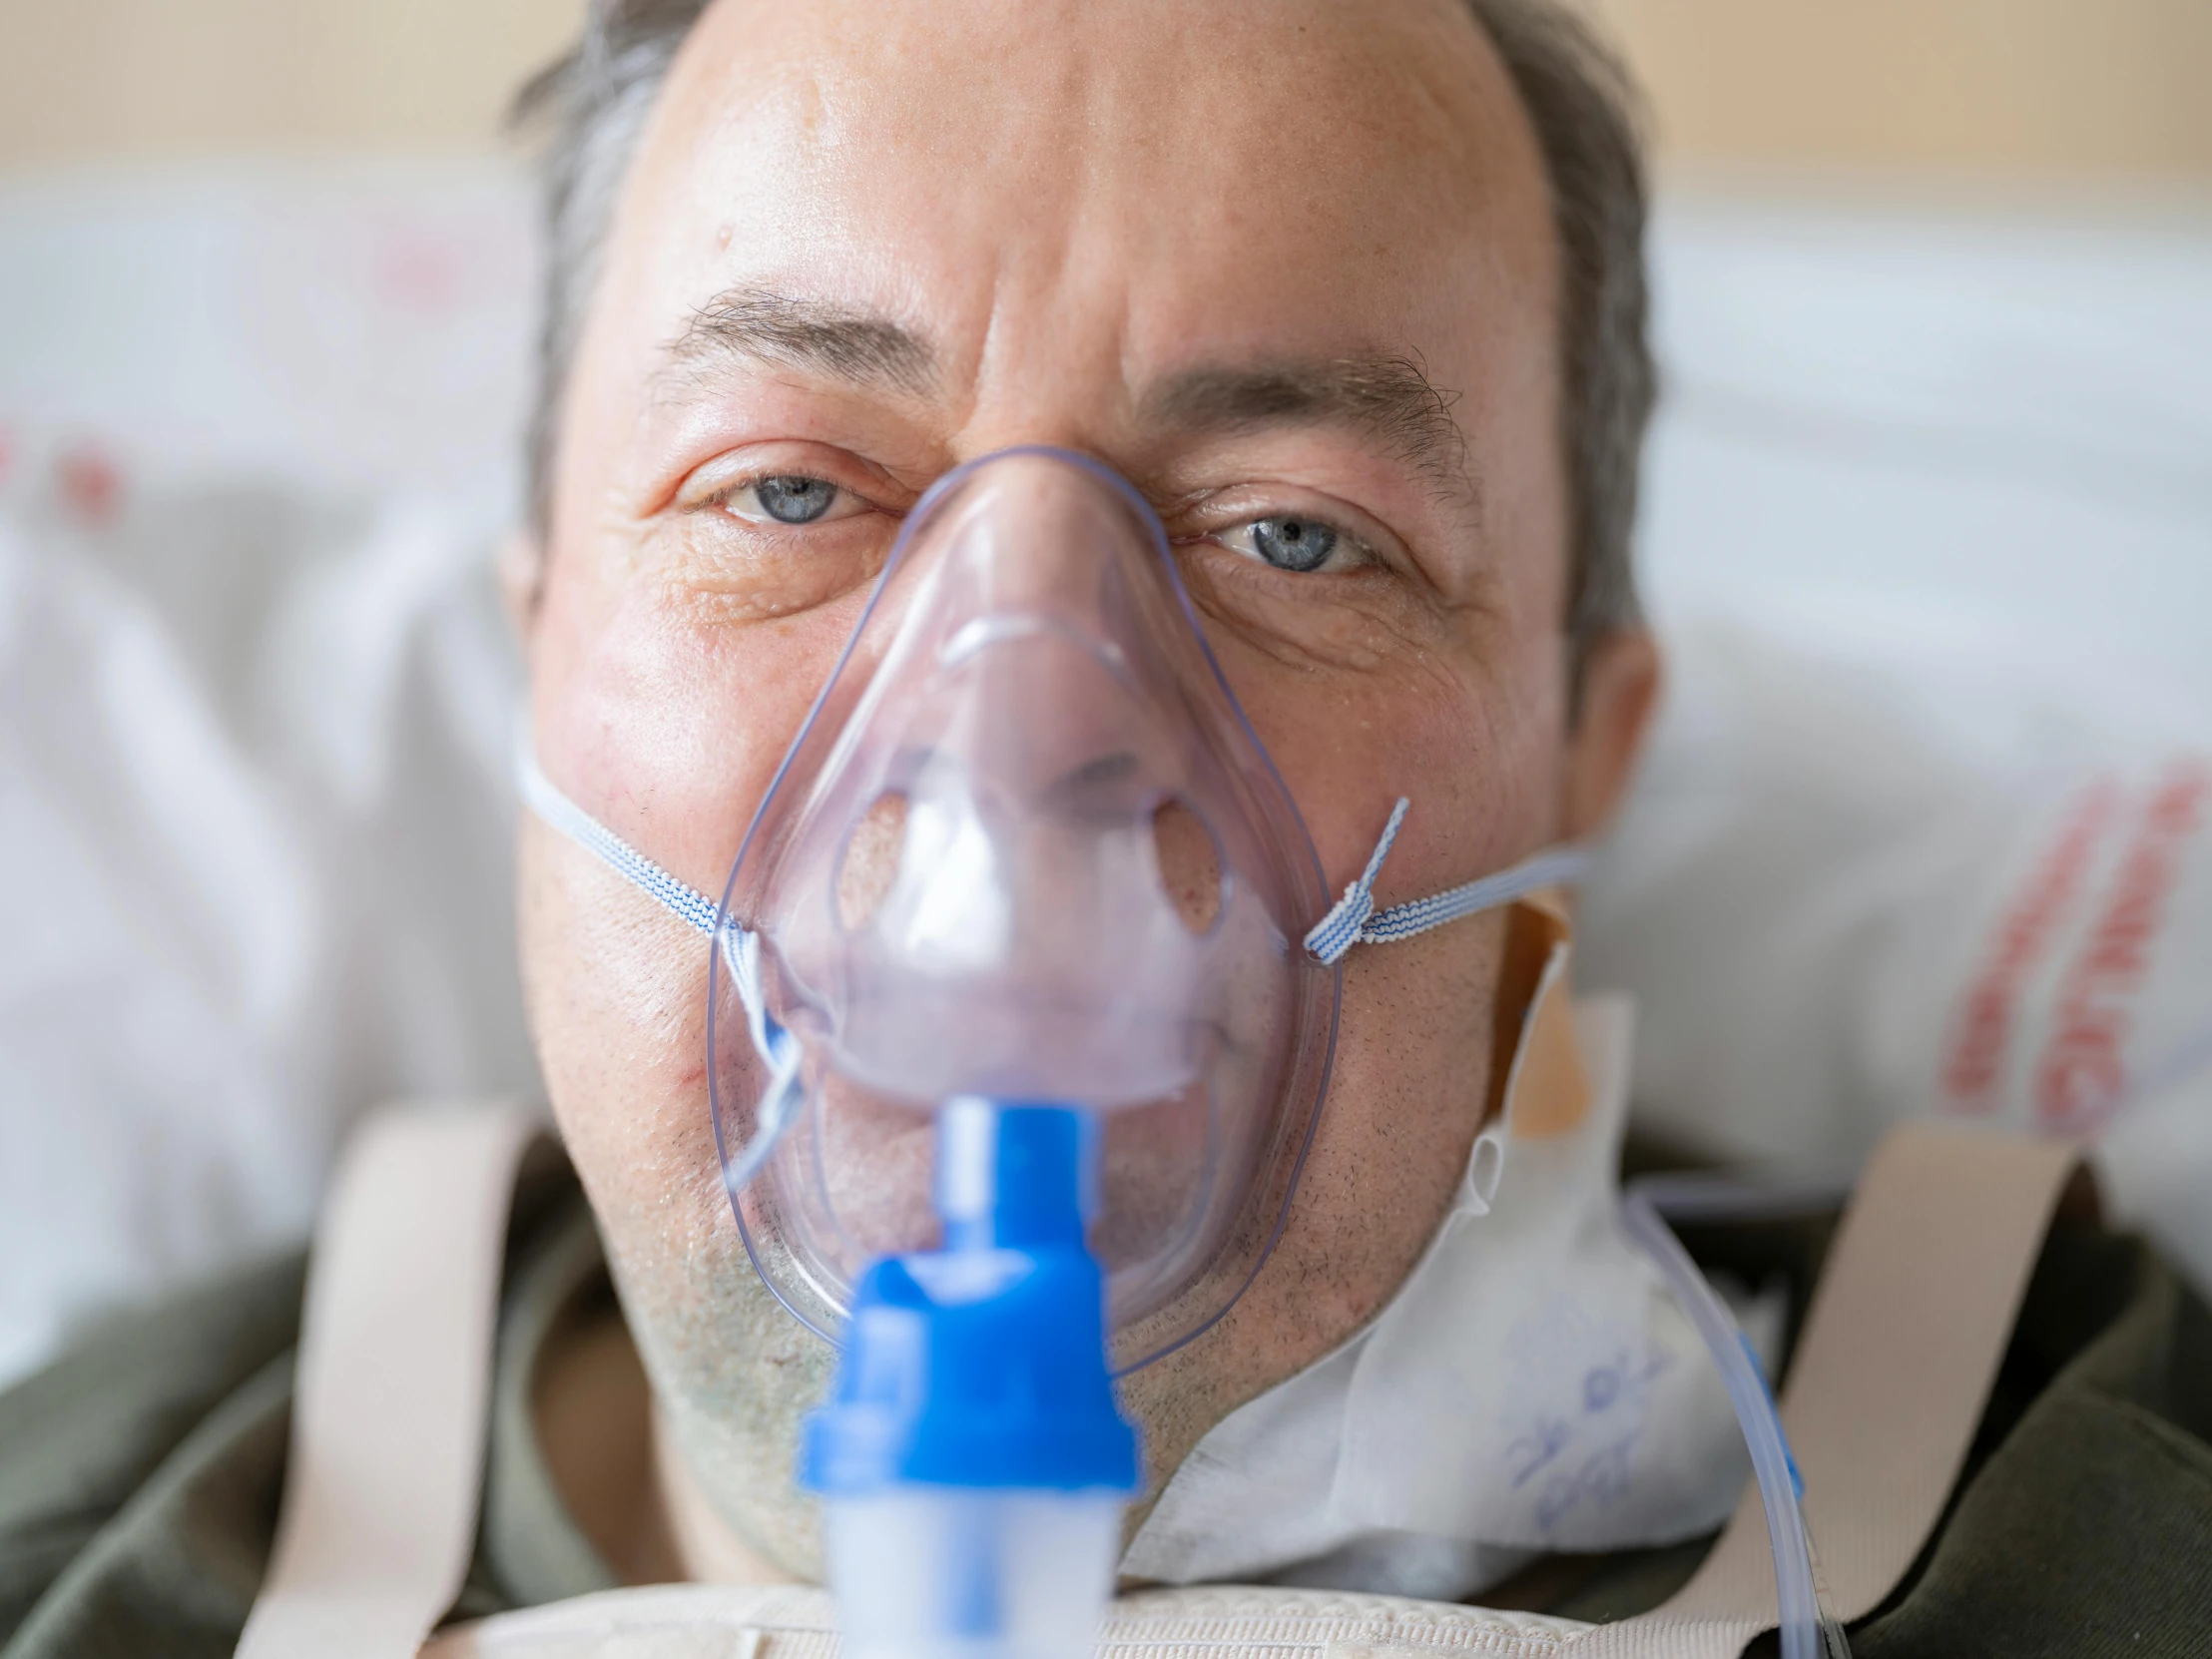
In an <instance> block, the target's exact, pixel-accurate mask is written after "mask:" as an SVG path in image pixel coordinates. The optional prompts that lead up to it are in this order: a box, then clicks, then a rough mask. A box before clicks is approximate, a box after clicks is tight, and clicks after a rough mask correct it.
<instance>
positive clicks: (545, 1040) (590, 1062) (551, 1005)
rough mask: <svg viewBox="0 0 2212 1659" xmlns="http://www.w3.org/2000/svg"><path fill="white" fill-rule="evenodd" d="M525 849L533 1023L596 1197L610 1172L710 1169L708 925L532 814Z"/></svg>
mask: <svg viewBox="0 0 2212 1659" xmlns="http://www.w3.org/2000/svg"><path fill="white" fill-rule="evenodd" d="M520 850H521V862H520V874H521V894H520V897H521V903H520V911H521V922H522V954H523V968H524V976H525V981H526V988H527V992H528V999H529V1010H530V1020H531V1025H532V1028H533V1032H534V1034H535V1036H536V1038H537V1044H538V1053H539V1057H540V1061H541V1063H542V1065H543V1067H544V1071H545V1081H546V1087H547V1090H548V1092H549V1094H550V1096H551V1098H552V1102H553V1108H554V1113H555V1116H556V1117H557V1118H558V1120H559V1122H560V1126H561V1131H562V1135H563V1138H564V1139H565V1140H566V1141H567V1142H568V1145H569V1149H570V1152H571V1154H572V1155H573V1156H574V1158H575V1159H576V1162H577V1164H578V1166H579V1168H580V1169H581V1170H582V1172H583V1174H584V1176H585V1180H586V1184H587V1186H588V1187H591V1188H593V1189H594V1192H593V1196H594V1198H597V1197H598V1196H599V1192H598V1191H597V1189H598V1188H600V1187H601V1186H602V1185H604V1184H611V1183H612V1182H614V1181H616V1180H626V1179H633V1178H639V1177H646V1176H650V1177H651V1178H652V1179H654V1180H665V1179H666V1178H667V1177H669V1176H670V1175H672V1174H675V1173H676V1172H677V1171H679V1170H683V1169H688V1168H690V1167H692V1166H694V1165H697V1166H699V1167H700V1168H701V1169H703V1170H704V1171H706V1172H708V1173H711V1172H712V1171H713V1170H714V1168H715V1157H714V1138H713V1131H712V1125H711V1124H710V1122H709V1117H708V1110H707V1091H706V1027H705V1016H706V980H707V968H708V960H707V942H706V939H705V937H704V936H703V935H701V934H699V933H697V932H695V931H694V930H692V929H691V928H689V927H686V926H685V925H684V924H683V923H682V922H680V921H678V920H677V919H676V918H674V917H673V916H670V915H667V914H666V913H664V912H662V911H661V910H659V909H658V908H657V907H656V906H654V905H652V903H651V902H650V901H649V900H647V899H645V898H644V897H643V896H642V895H641V894H639V893H638V892H637V891H636V890H635V889H634V888H632V887H630V886H629V885H628V884H627V883H626V882H624V881H623V880H622V879H621V878H620V877H619V876H617V875H616V874H615V873H614V872H613V871H612V870H608V869H605V868H604V867H602V866H601V865H600V864H598V863H597V862H596V861H595V860H593V859H592V858H590V857H589V856H588V855H587V854H585V853H583V852H581V851H580V850H578V849H576V848H574V847H571V846H569V845H568V844H567V843H566V842H563V841H559V840H558V839H556V838H555V836H554V835H553V834H552V832H551V831H550V830H545V829H544V828H542V827H541V826H539V825H537V824H536V823H535V822H529V823H526V824H525V825H524V827H523V831H522V842H521V849H520ZM610 1196H611V1195H610Z"/></svg>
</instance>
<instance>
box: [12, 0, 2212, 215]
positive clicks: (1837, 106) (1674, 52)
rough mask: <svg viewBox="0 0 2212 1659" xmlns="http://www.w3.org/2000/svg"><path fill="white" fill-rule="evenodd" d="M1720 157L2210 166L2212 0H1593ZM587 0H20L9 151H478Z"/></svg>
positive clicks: (1704, 158)
mask: <svg viewBox="0 0 2212 1659" xmlns="http://www.w3.org/2000/svg"><path fill="white" fill-rule="evenodd" d="M1585 3H1587V4H1589V5H1591V6H1592V7H1594V9H1596V10H1597V11H1598V12H1600V13H1601V14H1602V15H1603V16H1604V17H1605V18H1606V19H1607V20H1608V21H1609V22H1610V23H1611V25H1612V26H1613V28H1614V30H1615V32H1616V33H1617V34H1618V35H1619V36H1620V38H1621V39H1622V40H1623V41H1624V42H1625V44H1626V45H1627V47H1628V49H1629V52H1630V55H1631V57H1632V58H1633V59H1634V61H1635V62H1636V64H1637V66H1638V68H1639V70H1640V71H1641V73H1642V74H1643V76H1644V78H1645V80H1646V81H1647V83H1648V84H1649V87H1650V90H1651V93H1652V101H1653V105H1654V108H1655V112H1656V116H1657V122H1658V127H1659V132H1660V138H1661V143H1662V148H1663V151H1664V153H1665V154H1666V155H1667V156H1668V157H1669V158H1670V159H1671V160H1674V161H1677V162H1685V163H1689V164H1693V165H1703V164H1714V163H1718V164H1725V165H1735V164H1745V163H1750V164H1762V163H1779V164H1785V165H1797V164H1815V165H1820V166H1843V167H1869V166H1872V167H1887V166H1894V165H1906V166H1935V167H1940V168H1945V169H1971V170H1978V169H1984V168H1995V169H2002V170H2006V171H2018V172H2026V173H2031V174H2051V173H2061V174H2079V173H2083V172H2089V173H2105V172H2121V173H2129V174H2141V175H2152V176H2168V177H2175V176H2178V177H2185V178H2193V179H2198V180H2206V179H2212V93H2208V92H2207V90H2206V89H2207V87H2208V86H2212V0H1585ZM581 11H582V0H0V165H5V164H8V163H16V162H23V161H28V160H33V159H49V158H66V157H74V156H85V155H113V154H127V155H144V154H148V153H172V152H177V151H191V150H207V149H239V148H269V147H273V146H276V147H300V146H313V147H364V146H365V147H389V146H402V147H406V148H414V149H456V148H459V149H479V148H483V147H485V146H487V145H490V144H492V143H495V142H496V137H497V132H498V119H499V112H500V111H501V109H502V108H503V107H504V105H505V102H506V99H507V97H508V95H509V94H510V93H511V91H512V89H513V88H514V86H515V85H516V84H517V83H518V82H519V81H520V80H521V78H522V77H523V75H524V74H526V73H527V72H528V70H530V69H531V68H533V67H535V66H536V65H538V64H540V63H542V62H544V61H545V60H546V59H547V58H548V57H550V56H551V55H552V53H553V52H554V51H555V50H556V49H557V48H558V46H559V45H560V44H561V43H562V42H563V41H564V40H566V39H567V38H568V37H569V36H570V35H571V34H572V33H573V32H574V29H575V25H576V20H577V18H578V16H579V15H580V14H581Z"/></svg>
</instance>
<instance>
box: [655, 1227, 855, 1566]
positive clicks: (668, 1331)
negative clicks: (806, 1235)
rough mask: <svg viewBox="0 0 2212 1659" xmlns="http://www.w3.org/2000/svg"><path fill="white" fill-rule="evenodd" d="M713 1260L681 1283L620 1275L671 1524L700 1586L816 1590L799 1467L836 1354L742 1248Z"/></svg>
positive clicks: (807, 1502)
mask: <svg viewBox="0 0 2212 1659" xmlns="http://www.w3.org/2000/svg"><path fill="white" fill-rule="evenodd" d="M714 1255H715V1257H716V1258H717V1259H716V1261H715V1262H714V1264H713V1266H712V1267H709V1266H708V1265H707V1264H706V1263H703V1262H700V1261H699V1259H698V1258H697V1257H694V1258H692V1259H691V1261H689V1262H685V1263H683V1264H682V1265H681V1266H679V1267H677V1268H676V1271H675V1272H674V1273H673V1274H666V1275H661V1274H650V1275H641V1274H639V1273H636V1272H634V1271H633V1272H624V1271H621V1270H620V1269H619V1268H618V1270H617V1274H616V1279H617V1283H618V1285H620V1286H621V1288H622V1302H623V1308H624V1312H625V1314H626V1315H627V1317H628V1319H629V1323H630V1330H631V1332H632V1335H633V1337H634V1339H635V1340H636V1342H637V1345H638V1352H639V1355H640V1357H641V1358H642V1359H643V1360H644V1362H645V1369H646V1374H647V1376H648V1377H649V1378H650V1379H651V1380H652V1383H653V1395H654V1401H655V1411H656V1423H655V1438H656V1442H657V1445H658V1449H659V1453H660V1463H661V1481H660V1484H661V1486H662V1488H663V1498H664V1502H665V1503H666V1505H667V1507H668V1510H669V1516H668V1518H669V1520H670V1524H671V1528H672V1531H673V1532H674V1533H675V1535H676V1537H677V1539H678V1542H679V1545H680V1547H681V1550H682V1553H683V1554H684V1556H685V1557H686V1561H685V1564H686V1566H687V1567H688V1568H690V1569H691V1571H692V1572H693V1573H694V1575H695V1576H699V1577H704V1578H710V1579H730V1578H736V1579H737V1580H739V1581H755V1582H758V1581H761V1580H763V1579H771V1580H773V1579H778V1578H785V1579H798V1580H801V1581H804V1582H809V1583H819V1582H821V1580H822V1573H823V1567H822V1543H821V1533H820V1522H819V1517H818V1508H817V1504H816V1502H815V1500H814V1499H813V1498H812V1497H810V1496H809V1495H808V1494H807V1493H805V1492H803V1491H801V1490H799V1488H798V1486H797V1484H796V1483H795V1480H794V1470H795V1465H796V1459H797V1455H798V1447H799V1431H800V1426H801V1424H802V1422H803V1421H804V1420H805V1418H806V1416H807V1414H808V1413H809V1412H811V1411H812V1410H814V1408H815V1407H816V1405H818V1404H819V1403H820V1402H821V1401H822V1399H823V1398H824V1397H825V1396H826V1395H827V1394H828V1393H829V1391H830V1383H831V1382H832V1380H833V1377H834V1372H835V1362H836V1354H835V1351H834V1350H833V1349H831V1348H830V1345H829V1344H827V1343H825V1342H823V1341H822V1340H821V1339H820V1338H819V1337H817V1336H816V1335H815V1334H814V1333H813V1332H811V1331H809V1330H808V1329H807V1328H806V1327H805V1326H803V1325H801V1324H800V1323H799V1322H798V1321H797V1320H795V1319H793V1318H792V1317H791V1315H790V1314H788V1313H787V1312H785V1310H784V1308H783V1306H782V1305H781V1304H780V1303H778V1302H777V1300H776V1299H775V1297H773V1296H772V1295H770V1294H769V1290H768V1287H767V1286H765V1285H764V1284H762V1283H761V1280H760V1278H759V1276H758V1275H757V1274H755V1272H754V1271H753V1266H752V1264H751V1262H749V1261H748V1260H747V1259H746V1257H745V1255H744V1253H743V1251H742V1250H734V1251H733V1252H731V1253H730V1255H731V1256H734V1260H731V1259H726V1258H725V1254H724V1253H723V1252H720V1251H717V1252H715V1253H714ZM673 1265H674V1264H672V1266H673ZM641 1281H642V1282H641ZM718 1524H719V1528H720V1530H721V1532H722V1533H723V1534H724V1535H720V1536H718ZM748 1558H751V1560H752V1562H753V1563H754V1565H753V1566H749V1565H748ZM756 1568H766V1569H770V1570H756Z"/></svg>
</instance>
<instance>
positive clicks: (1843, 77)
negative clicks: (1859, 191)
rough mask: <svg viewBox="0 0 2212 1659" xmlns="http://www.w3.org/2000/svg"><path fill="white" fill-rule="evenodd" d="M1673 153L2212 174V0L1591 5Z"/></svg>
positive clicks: (1665, 0) (1730, 158) (1661, 0)
mask: <svg viewBox="0 0 2212 1659" xmlns="http://www.w3.org/2000/svg"><path fill="white" fill-rule="evenodd" d="M1594 5H1595V9H1596V10H1597V11H1598V12H1599V13H1600V14H1601V15H1602V16H1604V17H1605V18H1606V20H1607V21H1608V22H1609V23H1610V24H1611V26H1612V29H1613V32H1614V34H1615V36H1616V37H1617V38H1618V39H1619V40H1620V41H1621V42H1622V43H1623V45H1624V46H1626V48H1627V49H1628V53H1629V56H1630V58H1631V60H1632V61H1633V62H1634V63H1635V65H1636V67H1637V69H1638V71H1639V73H1640V74H1641V75H1642V76H1643V78H1644V80H1645V82H1646V84H1647V86H1648V87H1649V89H1650V91H1651V95H1652V102H1653V105H1654V114H1655V116H1656V118H1657V125H1658V127H1659V135H1660V140H1661V145H1662V148H1663V150H1664V151H1665V153H1666V154H1667V155H1668V156H1670V157H1671V158H1672V159H1674V160H1676V161H1689V162H1694V163H1722V164H1741V163H1746V162H1749V163H1782V164H1804V163H1811V164H1815V165H1822V166H1846V167H1889V166H1898V165H1904V166H1932V167H1938V168H1943V169H1956V170H1975V171H1977V170H1982V169H2004V170H2008V171H2020V172H2029V173H2038V174H2050V173H2061V174H2071V173H2103V172H2122V173H2131V174H2142V175H2151V176H2166V177H2175V176H2179V177H2185V178H2193V179H2198V180H2203V179H2212V0H1594Z"/></svg>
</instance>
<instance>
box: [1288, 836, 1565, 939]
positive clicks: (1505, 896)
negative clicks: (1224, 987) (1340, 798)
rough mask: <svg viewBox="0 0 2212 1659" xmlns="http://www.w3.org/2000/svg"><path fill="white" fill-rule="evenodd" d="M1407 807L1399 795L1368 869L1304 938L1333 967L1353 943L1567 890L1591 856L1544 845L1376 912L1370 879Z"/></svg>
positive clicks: (1408, 933) (1401, 935)
mask: <svg viewBox="0 0 2212 1659" xmlns="http://www.w3.org/2000/svg"><path fill="white" fill-rule="evenodd" d="M1411 805H1412V804H1411V803H1410V802H1409V801H1407V800H1406V799H1405V798H1404V797H1403V796H1399V797H1398V801H1397V805H1396V806H1395V807H1393V808H1391V809H1390V821H1389V822H1388V823H1387V824H1385V825H1383V834H1382V836H1381V838H1380V839H1378V840H1377V841H1376V843H1375V850H1374V851H1373V852H1372V853H1370V854H1369V855H1368V867H1367V868H1366V869H1364V870H1362V871H1361V872H1360V879H1359V880H1357V881H1355V882H1353V883H1352V885H1351V886H1349V887H1347V888H1345V891H1344V896H1343V897H1342V898H1340V899H1338V900H1337V902H1336V903H1335V904H1334V905H1332V906H1331V907H1330V911H1329V913H1328V914H1327V915H1325V916H1323V917H1322V918H1321V920H1320V921H1318V922H1316V923H1315V924H1314V927H1313V930H1312V931H1311V932H1309V933H1308V934H1307V935H1306V948H1307V949H1308V950H1310V951H1312V952H1313V953H1314V955H1315V956H1316V957H1318V958H1319V959H1320V960H1322V961H1324V962H1328V963H1331V964H1334V963H1336V962H1338V961H1340V960H1342V959H1343V957H1344V954H1345V952H1346V951H1348V950H1350V949H1351V948H1352V947H1353V946H1354V945H1356V944H1390V943H1393V942H1395V941H1396V940H1398V939H1409V938H1411V937H1412V936H1413V935H1414V934H1416V933H1425V932H1427V931H1428V930H1429V929H1430V928H1431V927H1441V926H1443V924H1444V923H1445V922H1447V921H1457V920H1458V919H1459V918H1460V917H1462V916H1471V915H1475V914H1478V913H1479V912H1481V911H1483V910H1494V909H1496V908H1497V907H1498V906H1499V905H1500V904H1510V903H1512V902H1513V900H1514V899H1516V898H1525V897H1527V896H1528V895H1529V894H1530V893H1532V892H1535V891H1537V890H1539V889H1540V888H1543V887H1560V886H1572V885H1574V884H1575V883H1576V882H1578V881H1580V880H1581V879H1582V877H1583V875H1584V874H1585V873H1586V872H1587V871H1588V869H1589V867H1590V854H1589V853H1588V851H1586V850H1585V849H1584V848H1582V847H1579V846H1572V845H1569V846H1552V847H1546V848H1545V849H1544V850H1543V851H1541V852H1538V853H1537V854H1535V855H1534V856H1533V857H1529V858H1524V859H1522V860H1521V861H1520V862H1519V863H1517V864H1514V865H1513V866H1511V867H1510V868H1508V869H1501V870H1499V871H1497V872H1496V873H1495V874H1493V875H1484V876H1481V877H1479V878H1478V879H1476V880H1473V881H1468V882H1465V883H1464V884H1462V885H1460V886H1456V887H1451V888H1449V889H1447V890H1445V891H1443V892H1438V893H1430V894H1429V895H1428V896H1427V897H1426V898H1412V899H1407V900H1406V901H1405V902H1404V903H1403V904H1392V905H1391V906H1390V907H1389V908H1388V909H1387V910H1380V911H1379V910H1377V909H1376V907H1375V878H1376V877H1377V876H1378V875H1380V874H1381V873H1382V872H1383V859H1384V858H1386V857H1388V856H1389V852H1390V846H1391V844H1392V843H1393V842H1394V841H1395V840H1396V839H1397V831H1398V827H1399V826H1400V825H1402V824H1403V823H1404V822H1405V813H1406V809H1407V808H1408V807H1410V806H1411Z"/></svg>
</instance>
